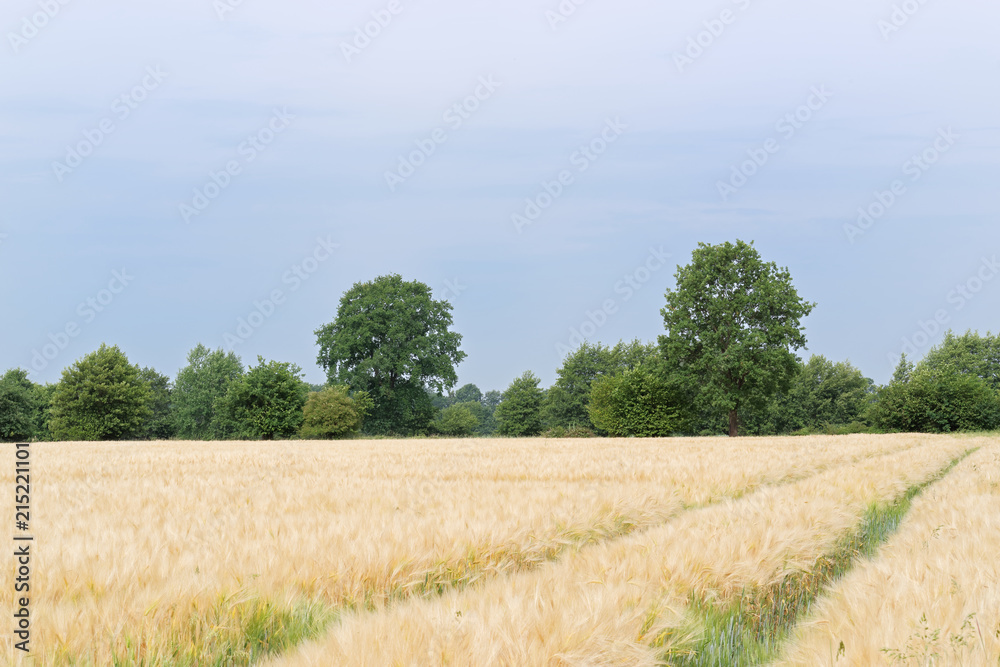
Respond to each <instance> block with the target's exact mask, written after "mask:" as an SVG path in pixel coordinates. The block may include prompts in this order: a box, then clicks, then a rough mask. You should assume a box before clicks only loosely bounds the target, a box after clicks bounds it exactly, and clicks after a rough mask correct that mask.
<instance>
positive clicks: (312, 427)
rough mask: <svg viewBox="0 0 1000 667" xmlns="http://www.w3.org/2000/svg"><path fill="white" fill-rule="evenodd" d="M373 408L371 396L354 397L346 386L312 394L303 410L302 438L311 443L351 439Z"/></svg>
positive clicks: (358, 395)
mask: <svg viewBox="0 0 1000 667" xmlns="http://www.w3.org/2000/svg"><path fill="white" fill-rule="evenodd" d="M372 405H373V404H372V400H371V397H370V396H369V395H368V393H367V392H364V391H359V392H357V393H355V394H354V396H351V395H350V391H349V388H348V387H347V386H346V385H336V386H333V387H324V388H323V389H321V390H320V391H314V392H311V393H310V394H309V395H308V397H307V398H306V403H305V407H304V408H303V421H302V428H301V429H300V430H299V435H300V436H301V437H303V438H306V439H309V440H315V439H324V440H325V439H328V438H347V437H351V436H353V435H355V434H357V433H358V431H360V430H361V426H362V425H363V424H364V420H365V416H366V415H367V414H368V412H369V411H370V410H371V409H372Z"/></svg>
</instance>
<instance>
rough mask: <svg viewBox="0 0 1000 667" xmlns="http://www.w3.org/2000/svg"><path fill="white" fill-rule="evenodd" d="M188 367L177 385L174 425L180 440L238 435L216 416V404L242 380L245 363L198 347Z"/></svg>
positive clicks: (175, 387) (193, 352) (175, 389)
mask: <svg viewBox="0 0 1000 667" xmlns="http://www.w3.org/2000/svg"><path fill="white" fill-rule="evenodd" d="M187 361H188V365H187V366H185V367H184V368H182V369H181V370H179V371H178V372H177V380H176V382H174V391H173V404H174V422H175V425H176V432H177V435H178V437H180V438H182V439H186V440H210V439H212V438H227V437H233V435H235V432H234V431H235V429H236V425H235V424H233V423H232V422H228V421H227V420H226V419H224V418H221V417H220V416H217V415H216V414H215V404H216V402H217V401H218V400H219V399H220V398H222V397H223V396H225V395H226V392H227V391H228V390H229V385H230V384H232V383H233V382H235V381H236V380H238V379H239V378H240V377H242V376H243V362H242V361H240V358H239V357H238V356H236V353H235V352H229V353H226V352H223V351H222V349H221V348H220V349H218V350H215V351H214V352H213V351H211V350H209V349H208V348H207V347H205V346H204V345H202V344H201V343H199V344H198V345H197V346H195V347H194V349H192V350H191V351H190V352H189V353H188V356H187Z"/></svg>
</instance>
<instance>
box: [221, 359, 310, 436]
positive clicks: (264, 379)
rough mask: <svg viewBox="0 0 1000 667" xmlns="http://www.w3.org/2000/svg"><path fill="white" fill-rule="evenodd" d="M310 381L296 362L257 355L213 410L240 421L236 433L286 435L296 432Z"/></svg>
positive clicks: (302, 417)
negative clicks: (270, 359) (303, 377)
mask: <svg viewBox="0 0 1000 667" xmlns="http://www.w3.org/2000/svg"><path fill="white" fill-rule="evenodd" d="M308 394H309V385H308V384H307V383H306V382H305V380H303V379H302V369H301V368H299V367H298V366H296V365H295V364H289V363H283V362H278V361H271V362H268V363H264V358H263V357H260V356H258V357H257V366H256V367H252V368H248V369H247V372H246V374H245V375H243V377H241V378H240V379H238V380H236V381H234V382H233V383H232V384H231V385H229V389H228V390H227V391H226V395H225V396H224V397H222V398H221V399H219V401H218V402H217V405H216V412H217V413H218V414H220V415H222V416H224V417H225V418H226V419H227V420H228V421H231V422H233V423H236V424H238V425H239V427H238V430H237V436H238V437H242V438H250V439H257V440H273V439H274V438H276V437H278V438H288V437H291V436H292V435H294V434H295V433H297V432H298V430H299V428H300V427H301V426H302V422H303V419H304V414H303V408H304V407H305V404H306V398H307V396H308Z"/></svg>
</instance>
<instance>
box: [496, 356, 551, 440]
mask: <svg viewBox="0 0 1000 667" xmlns="http://www.w3.org/2000/svg"><path fill="white" fill-rule="evenodd" d="M539 382H541V380H539V378H538V376H536V375H535V374H534V373H532V372H531V371H525V372H524V373H523V374H522V375H521V377H519V378H516V379H515V380H514V381H513V382H511V383H510V386H508V387H507V390H506V391H504V392H503V398H502V400H501V401H500V405H498V406H497V408H496V411H495V412H494V416H495V418H496V423H497V431H498V432H499V433H500V434H501V435H509V436H515V437H518V436H529V435H538V434H539V433H541V432H542V400H543V399H544V398H545V392H543V391H542V390H541V389H540V388H539V387H538V384H539Z"/></svg>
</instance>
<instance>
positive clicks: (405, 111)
mask: <svg viewBox="0 0 1000 667" xmlns="http://www.w3.org/2000/svg"><path fill="white" fill-rule="evenodd" d="M998 21H1000V4H997V3H996V2H987V1H986V0H969V1H967V2H963V3H945V2H934V1H928V0H906V1H900V0H836V1H833V0H817V1H814V2H808V3H806V2H801V1H799V2H792V1H788V0H785V1H783V0H770V1H767V2H765V1H764V0H720V1H718V2H706V3H702V2H699V3H681V2H653V1H652V0H618V1H617V2H610V1H609V0H562V1H561V2H560V1H559V0H505V1H504V2H499V1H497V0H464V1H462V2H459V1H458V0H439V1H438V2H430V1H428V0H421V1H408V0H375V1H368V0H365V1H363V2H362V1H358V2H337V3H321V2H315V1H314V2H302V1H290V2H284V3H267V2H263V1H261V0H214V1H213V0H170V2H164V1H153V2H145V3H128V4H125V3H117V2H116V3H111V2H106V1H101V0H93V1H91V2H77V1H73V0H33V1H22V0H8V1H7V2H5V3H4V7H3V9H2V10H0V32H2V33H3V43H2V44H0V100H2V104H0V202H2V206H0V313H2V322H3V325H2V327H0V371H2V370H3V369H6V368H13V367H22V368H26V369H28V370H30V371H31V377H32V379H33V380H34V381H36V382H55V381H58V379H59V377H60V373H61V371H62V370H63V369H64V368H65V367H67V366H70V365H71V364H72V363H73V362H74V361H76V360H78V359H80V358H81V357H83V356H84V355H86V354H88V353H89V352H91V351H93V350H95V349H97V348H98V347H99V346H100V344H101V343H102V342H103V343H107V344H109V345H114V344H116V345H118V346H120V347H121V349H122V350H123V351H124V352H125V353H126V354H127V355H128V357H129V359H130V361H131V362H133V363H136V364H139V365H140V366H144V367H145V366H151V367H153V368H155V369H157V370H158V371H160V372H161V373H164V374H166V375H168V376H171V377H174V376H175V375H176V373H177V371H178V370H179V369H180V368H182V367H183V366H184V365H185V364H186V357H187V354H188V352H189V351H190V350H191V349H192V348H193V347H194V346H195V345H197V344H198V343H203V344H205V345H206V346H208V347H211V348H220V347H221V348H223V349H226V350H234V351H235V352H236V353H237V354H238V355H240V357H241V358H242V360H243V362H244V363H245V364H248V365H251V364H252V365H256V363H257V357H258V356H261V357H263V358H264V359H267V360H278V361H285V362H292V363H295V364H298V365H299V366H301V367H302V369H303V371H304V374H305V378H306V379H307V380H308V381H310V382H313V383H317V384H319V383H322V382H323V381H324V379H325V377H324V373H323V371H322V369H320V368H319V367H318V365H317V363H316V356H317V353H318V348H317V345H316V336H315V333H314V332H315V330H316V329H318V328H319V327H321V326H323V325H324V324H326V323H328V322H331V321H333V319H334V318H335V316H336V311H337V306H338V303H339V300H340V298H341V296H342V295H343V293H344V292H345V291H346V290H348V289H350V287H351V286H352V285H353V284H355V283H357V282H364V281H369V280H372V279H373V278H375V277H377V276H380V275H385V274H392V273H398V274H400V275H401V276H403V278H404V279H406V280H419V281H421V282H424V283H426V284H427V285H428V286H429V287H430V288H431V289H432V290H433V294H434V297H435V298H437V299H446V300H448V301H449V302H450V303H451V304H452V306H453V307H454V310H453V317H454V326H453V329H454V330H455V331H457V332H458V333H460V334H461V335H462V336H463V339H462V345H461V349H462V350H463V351H464V352H465V353H467V355H468V356H467V358H466V359H465V360H464V361H463V362H462V363H461V364H460V365H459V367H458V369H457V370H458V378H459V386H460V385H462V384H465V383H469V382H471V383H475V384H476V385H478V386H479V387H480V388H481V389H482V390H483V391H487V390H490V389H500V390H502V389H504V388H505V387H506V386H507V385H508V384H509V383H510V381H511V380H512V379H514V378H515V377H517V376H519V375H521V373H523V372H524V371H526V370H531V371H533V372H534V373H535V374H537V375H538V376H539V377H540V378H541V379H542V384H543V385H544V386H548V385H551V384H552V382H554V380H555V378H556V370H557V369H558V368H559V366H560V365H561V359H562V357H563V355H564V354H565V351H566V350H567V349H570V348H573V347H575V346H576V345H577V344H578V343H579V341H580V340H582V339H583V338H587V339H588V340H589V341H591V342H602V343H605V344H609V345H612V344H614V343H616V342H617V341H619V340H622V339H624V340H632V339H635V338H638V339H642V340H645V341H651V340H655V339H656V338H657V336H659V335H660V334H662V333H664V326H663V318H662V316H661V315H660V309H661V308H662V307H663V305H664V303H665V298H664V294H665V292H666V291H667V290H668V289H670V288H672V287H673V286H674V274H675V272H676V270H677V266H678V265H684V264H687V263H688V262H689V261H690V259H691V253H692V251H693V250H694V249H695V248H696V247H697V246H698V243H699V242H704V243H711V244H716V243H723V242H725V241H735V240H736V239H742V240H745V241H748V242H749V241H753V242H754V247H755V248H756V249H757V250H758V251H759V252H760V254H761V256H762V257H763V259H764V260H766V261H771V262H774V263H776V264H777V265H778V266H779V267H787V268H788V270H789V272H790V274H791V276H792V280H793V283H794V285H795V287H796V289H797V290H798V293H799V294H800V296H801V297H802V298H804V299H806V300H809V301H812V302H815V303H816V304H817V305H816V308H815V309H814V310H813V312H812V314H810V315H809V316H808V317H807V318H805V319H804V320H803V325H804V327H805V333H806V337H807V339H808V348H807V349H806V350H799V352H798V353H799V354H800V355H801V356H803V358H808V356H809V355H810V354H822V355H825V356H826V357H827V358H828V359H831V360H834V361H841V360H849V361H850V362H851V363H853V364H854V365H855V366H857V367H858V368H860V369H861V371H862V372H863V373H864V374H865V375H866V376H868V377H871V378H873V379H874V380H875V381H876V382H880V383H881V382H886V381H887V380H888V379H889V377H890V376H891V373H892V369H893V366H894V365H895V361H896V360H897V359H898V358H899V355H900V353H901V352H904V351H905V352H907V353H908V355H909V356H910V357H911V358H920V357H921V356H923V355H924V354H925V353H926V352H927V350H929V349H930V348H931V347H932V346H933V345H934V344H935V343H937V342H939V341H940V340H941V338H942V335H943V332H944V331H945V330H946V329H949V328H950V329H953V330H955V331H956V332H964V331H965V330H967V329H972V330H978V331H980V332H981V333H986V332H987V331H993V332H997V331H998V330H1000V324H998V313H1000V264H998V263H997V260H998V255H1000V226H998V225H997V222H998V220H997V213H998V212H1000V200H998V197H997V193H998V190H1000V188H998V183H1000V85H998V84H1000V41H998V40H997V39H996V26H997V24H998Z"/></svg>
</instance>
